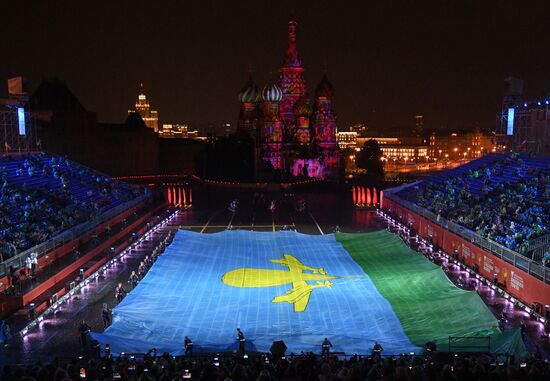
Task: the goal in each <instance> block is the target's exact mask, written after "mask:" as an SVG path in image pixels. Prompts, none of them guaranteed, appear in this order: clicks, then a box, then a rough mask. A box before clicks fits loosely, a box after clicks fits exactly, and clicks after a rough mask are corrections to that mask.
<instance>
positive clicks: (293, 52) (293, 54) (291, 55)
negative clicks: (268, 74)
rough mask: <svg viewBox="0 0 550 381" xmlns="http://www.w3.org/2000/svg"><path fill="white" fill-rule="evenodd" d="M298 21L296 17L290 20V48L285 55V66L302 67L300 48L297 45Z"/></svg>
mask: <svg viewBox="0 0 550 381" xmlns="http://www.w3.org/2000/svg"><path fill="white" fill-rule="evenodd" d="M297 26H298V23H297V22H296V21H294V19H290V20H289V21H288V48H287V49H286V55H285V66H287V67H300V66H302V63H301V62H300V57H298V48H297V47H296V27H297Z"/></svg>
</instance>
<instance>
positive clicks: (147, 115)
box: [128, 83, 159, 132]
mask: <svg viewBox="0 0 550 381" xmlns="http://www.w3.org/2000/svg"><path fill="white" fill-rule="evenodd" d="M133 112H137V113H138V114H139V115H141V118H142V119H143V121H144V122H145V125H146V126H147V127H149V128H152V129H153V130H154V131H155V132H158V130H159V116H158V111H156V110H151V105H150V104H149V102H148V101H147V95H145V89H144V88H143V83H140V84H139V91H138V97H137V100H136V104H135V108H134V109H133V110H128V114H130V113H133Z"/></svg>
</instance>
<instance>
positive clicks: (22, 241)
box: [0, 153, 139, 259]
mask: <svg viewBox="0 0 550 381" xmlns="http://www.w3.org/2000/svg"><path fill="white" fill-rule="evenodd" d="M138 193H139V190H136V189H133V188H132V187H130V186H129V185H127V184H124V183H122V182H118V181H116V180H114V179H111V178H109V177H106V176H104V175H101V174H98V173H96V172H94V171H92V170H90V169H88V168H86V167H83V166H81V165H78V164H76V163H73V162H71V161H69V160H67V159H65V158H63V157H56V156H51V155H46V154H44V153H32V154H26V155H10V156H4V157H1V158H0V242H1V241H4V242H8V243H10V244H13V245H14V246H15V247H16V249H17V250H18V251H20V250H25V249H28V248H30V247H33V246H35V245H38V244H40V243H42V242H44V241H46V240H48V239H50V238H52V237H54V236H56V235H58V234H59V233H61V232H62V231H64V230H66V229H68V228H70V227H72V226H75V225H77V224H79V223H81V222H84V221H89V220H92V219H94V218H98V217H99V216H100V215H101V213H102V212H103V211H105V210H106V209H109V208H111V207H113V206H116V205H117V204H118V203H121V202H125V201H127V200H130V199H132V198H134V197H136V196H137V194H138ZM4 259H5V258H4Z"/></svg>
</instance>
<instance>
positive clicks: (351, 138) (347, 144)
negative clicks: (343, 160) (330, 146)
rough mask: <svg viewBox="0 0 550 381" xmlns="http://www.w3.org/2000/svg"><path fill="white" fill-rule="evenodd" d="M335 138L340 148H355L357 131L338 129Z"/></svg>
mask: <svg viewBox="0 0 550 381" xmlns="http://www.w3.org/2000/svg"><path fill="white" fill-rule="evenodd" d="M336 140H337V141H338V147H340V149H345V148H355V147H356V146H357V132H355V131H338V132H337V133H336Z"/></svg>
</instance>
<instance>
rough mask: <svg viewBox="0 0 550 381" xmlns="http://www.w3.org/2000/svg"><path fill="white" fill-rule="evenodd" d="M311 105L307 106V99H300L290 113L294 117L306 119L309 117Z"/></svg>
mask: <svg viewBox="0 0 550 381" xmlns="http://www.w3.org/2000/svg"><path fill="white" fill-rule="evenodd" d="M311 111H312V110H311V105H310V104H309V99H307V98H306V97H302V98H300V99H298V101H297V102H296V103H295V104H294V107H292V112H293V113H294V115H296V116H298V117H299V116H304V117H308V116H310V115H311Z"/></svg>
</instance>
